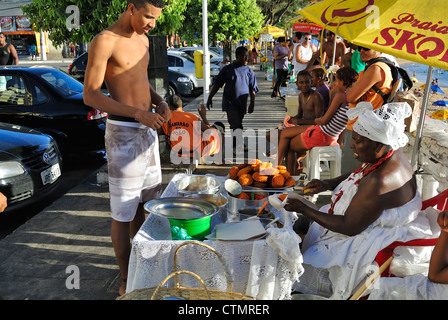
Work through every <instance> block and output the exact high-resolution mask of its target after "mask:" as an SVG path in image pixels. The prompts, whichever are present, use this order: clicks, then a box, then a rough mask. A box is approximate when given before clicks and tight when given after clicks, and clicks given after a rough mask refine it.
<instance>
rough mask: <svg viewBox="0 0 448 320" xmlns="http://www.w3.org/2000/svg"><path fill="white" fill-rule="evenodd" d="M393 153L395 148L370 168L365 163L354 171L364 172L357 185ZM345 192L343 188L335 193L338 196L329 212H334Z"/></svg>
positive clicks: (355, 173)
mask: <svg viewBox="0 0 448 320" xmlns="http://www.w3.org/2000/svg"><path fill="white" fill-rule="evenodd" d="M393 153H394V150H390V151H389V152H388V153H386V154H385V155H384V156H382V157H381V158H380V159H378V161H377V162H376V163H374V164H373V165H372V166H371V167H370V168H369V169H366V168H367V165H368V164H367V163H365V164H364V165H362V166H361V168H359V169H357V170H356V171H355V172H353V176H355V175H357V174H358V173H360V172H362V175H361V177H360V178H359V179H358V180H356V181H355V185H357V184H359V182H360V181H361V179H362V178H364V177H365V176H366V175H368V174H369V173H370V172H372V171H373V170H375V169H376V168H378V167H379V166H380V165H382V164H383V163H384V161H386V160H387V159H389V158H390V157H392V155H393ZM350 180H353V178H352V177H350V178H348V181H350ZM343 193H344V191H343V190H341V191H339V193H337V194H335V196H336V198H335V199H334V201H332V202H331V206H330V210H328V214H333V213H334V206H335V205H336V202H338V201H339V200H340V199H341V197H342V194H343Z"/></svg>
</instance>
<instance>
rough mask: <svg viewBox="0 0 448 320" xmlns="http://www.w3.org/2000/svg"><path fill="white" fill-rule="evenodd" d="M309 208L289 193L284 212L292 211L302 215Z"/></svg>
mask: <svg viewBox="0 0 448 320" xmlns="http://www.w3.org/2000/svg"><path fill="white" fill-rule="evenodd" d="M308 208H309V207H308V206H307V205H306V204H305V202H303V201H302V200H301V199H300V198H299V197H294V196H293V193H290V194H289V196H288V198H287V199H286V205H285V210H287V211H293V212H297V213H304V211H305V210H306V209H308Z"/></svg>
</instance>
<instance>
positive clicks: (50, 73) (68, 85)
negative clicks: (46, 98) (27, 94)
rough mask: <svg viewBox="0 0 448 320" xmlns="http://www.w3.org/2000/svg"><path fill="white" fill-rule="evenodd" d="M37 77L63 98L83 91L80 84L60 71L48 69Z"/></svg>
mask: <svg viewBox="0 0 448 320" xmlns="http://www.w3.org/2000/svg"><path fill="white" fill-rule="evenodd" d="M39 75H40V76H41V77H42V79H44V80H45V81H46V82H47V83H48V84H49V85H50V86H52V87H53V88H54V89H55V90H56V91H57V92H58V93H59V94H61V95H62V96H64V97H69V96H72V95H74V94H77V93H82V91H83V85H82V84H81V83H80V82H78V81H76V80H75V79H73V78H72V77H70V76H69V75H67V74H65V73H64V72H61V71H60V70H56V69H54V70H52V69H49V70H45V71H42V72H41V73H40V74H39Z"/></svg>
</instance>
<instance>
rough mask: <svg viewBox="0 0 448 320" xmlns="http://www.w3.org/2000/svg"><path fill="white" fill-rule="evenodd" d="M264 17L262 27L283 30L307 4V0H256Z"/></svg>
mask: <svg viewBox="0 0 448 320" xmlns="http://www.w3.org/2000/svg"><path fill="white" fill-rule="evenodd" d="M257 4H258V6H259V7H260V9H261V12H262V13H263V14H264V16H265V20H264V25H272V26H277V27H279V28H283V27H284V25H285V23H286V22H287V21H289V20H291V19H292V18H294V17H296V16H297V14H296V13H294V12H296V11H297V10H299V9H300V8H304V7H306V6H307V5H308V4H309V1H308V0H257Z"/></svg>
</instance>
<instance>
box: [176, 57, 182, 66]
mask: <svg viewBox="0 0 448 320" xmlns="http://www.w3.org/2000/svg"><path fill="white" fill-rule="evenodd" d="M183 66H184V62H183V61H182V59H179V58H176V67H183Z"/></svg>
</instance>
